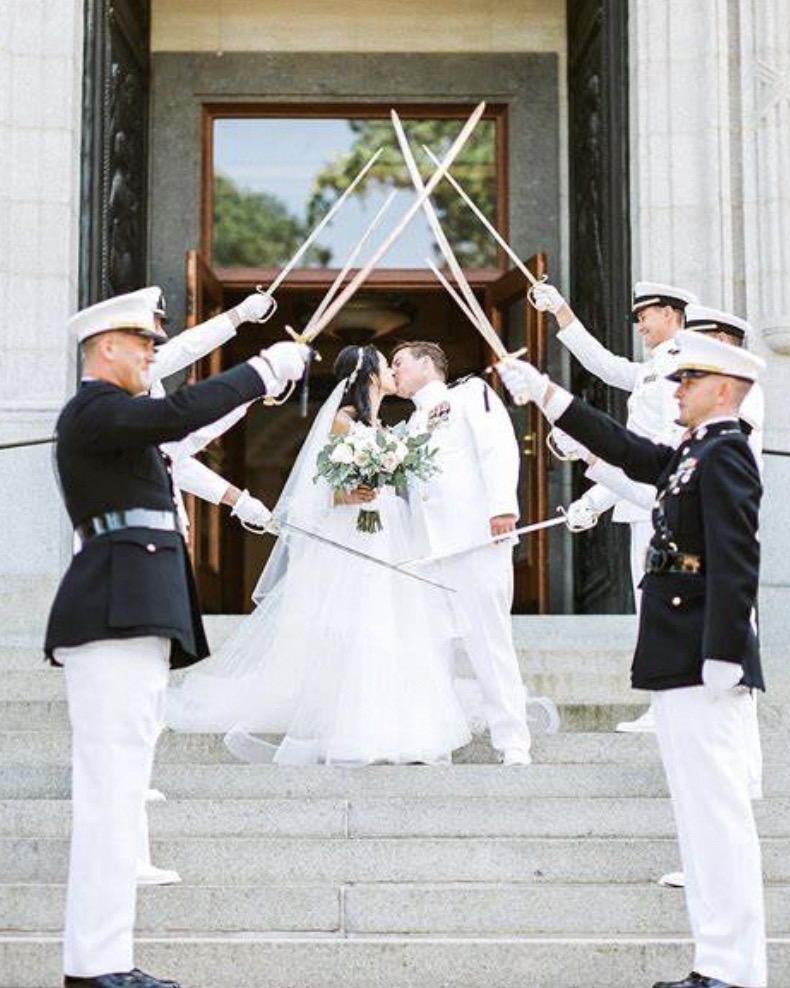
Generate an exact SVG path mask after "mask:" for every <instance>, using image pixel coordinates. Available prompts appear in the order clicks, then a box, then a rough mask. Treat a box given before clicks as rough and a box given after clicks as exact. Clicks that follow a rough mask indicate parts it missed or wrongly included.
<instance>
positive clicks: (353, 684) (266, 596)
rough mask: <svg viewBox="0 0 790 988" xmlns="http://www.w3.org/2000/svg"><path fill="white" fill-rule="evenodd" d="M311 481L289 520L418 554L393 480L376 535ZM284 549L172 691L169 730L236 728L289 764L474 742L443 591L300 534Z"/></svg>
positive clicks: (251, 745) (351, 508)
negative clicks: (226, 632)
mask: <svg viewBox="0 0 790 988" xmlns="http://www.w3.org/2000/svg"><path fill="white" fill-rule="evenodd" d="M325 434H326V433H324V435H325ZM308 457H313V459H312V462H313V464H314V462H315V459H314V451H313V450H310V451H309V453H308ZM307 469H308V470H310V471H311V472H314V471H313V470H312V468H311V467H310V466H309V463H308V465H307ZM303 472H304V471H303ZM305 476H306V474H305ZM310 484H311V486H312V487H313V488H315V491H314V492H310V491H309V490H308V489H306V488H305V487H304V485H303V487H302V492H301V493H302V497H301V508H300V510H295V507H299V500H300V492H299V490H298V489H297V490H295V491H294V493H293V496H292V498H291V507H290V511H289V515H288V517H289V519H290V520H292V521H293V522H295V523H296V522H298V523H299V524H301V525H304V527H307V528H311V529H313V530H314V531H317V532H320V533H321V534H323V535H326V536H328V537H329V538H332V539H334V540H335V541H338V542H342V543H344V544H346V545H349V546H351V547H353V548H357V549H360V550H362V551H363V552H365V553H367V554H370V555H375V556H377V557H379V558H380V559H383V560H386V561H388V562H402V561H403V560H405V559H408V558H411V557H413V556H415V555H419V554H420V551H419V547H418V546H416V545H415V544H414V537H413V533H412V528H411V525H410V516H409V509H408V505H407V504H406V502H405V501H404V500H403V499H402V498H401V497H398V496H397V495H396V494H395V493H394V491H393V490H392V489H385V490H383V491H381V492H380V493H379V496H378V504H377V507H378V510H379V512H380V514H381V519H382V524H383V528H382V530H381V531H380V532H377V533H375V534H367V533H360V532H358V531H357V530H356V520H357V514H358V512H359V506H357V505H337V506H335V505H333V503H332V497H331V492H330V490H329V487H328V486H327V485H326V484H325V483H324V481H322V480H321V481H319V482H318V484H313V483H312V477H310ZM322 487H323V490H321V488H322ZM302 509H303V510H302ZM278 513H279V512H278ZM277 551H278V553H279V559H278V560H276V561H275V562H274V563H270V564H269V566H267V570H266V571H265V573H264V577H263V579H262V581H261V584H259V588H258V590H257V591H256V596H259V598H260V603H259V604H258V606H257V607H256V609H255V611H254V612H253V613H252V614H250V615H249V616H247V617H246V618H244V619H243V620H242V621H241V623H240V625H239V627H238V629H237V631H236V632H235V633H234V634H233V635H232V637H231V638H230V640H229V641H227V642H226V643H225V644H224V645H223V646H222V648H220V650H219V651H218V652H216V653H215V654H214V655H212V656H211V657H210V658H209V659H207V660H206V661H204V662H202V663H200V664H199V665H198V666H196V667H195V668H194V670H193V671H190V672H189V673H188V674H187V676H186V678H185V680H184V683H183V685H181V686H180V687H177V688H174V689H173V690H171V691H170V694H169V697H168V714H167V720H168V724H169V726H171V727H173V728H175V729H177V730H182V731H212V732H215V731H225V732H229V733H228V735H227V738H226V742H227V744H228V747H229V748H230V749H231V750H232V751H233V752H234V753H236V754H237V755H239V757H242V758H245V759H248V760H261V761H267V760H273V761H275V762H279V763H290V764H294V763H298V764H309V763H319V762H320V763H326V764H332V763H336V764H338V763H341V764H343V763H345V764H348V763H352V764H367V763H371V762H377V761H385V762H397V763H404V762H429V763H430V762H437V761H444V760H447V759H448V758H449V756H450V753H451V752H452V751H453V750H454V749H455V748H458V747H461V746H462V745H464V744H466V743H468V741H469V740H470V739H471V735H470V732H469V728H468V725H467V719H466V717H465V715H464V711H463V710H462V708H461V704H460V702H459V698H458V695H457V693H456V690H455V687H454V683H453V668H452V647H451V637H452V627H451V622H450V618H449V614H450V608H449V607H448V606H447V603H448V602H447V600H446V594H445V592H444V591H442V590H439V589H434V588H432V587H430V586H427V585H425V584H421V583H419V582H417V581H415V580H411V579H408V578H406V577H404V576H399V575H398V574H397V573H393V572H391V571H388V570H386V569H384V568H383V567H379V566H375V565H373V564H371V563H369V562H366V561H364V560H361V559H355V558H354V557H352V556H350V555H348V554H345V553H340V552H338V551H337V550H335V549H333V548H331V547H330V546H327V545H322V544H321V543H319V542H317V541H314V540H311V539H307V538H304V537H300V536H297V535H295V534H292V533H287V534H283V535H281V536H280V540H279V545H278V550H277ZM267 573H268V577H267V575H266V574H267ZM254 734H267V735H272V734H274V735H282V736H283V738H282V741H281V742H280V743H279V744H276V745H268V744H266V743H264V742H262V741H259V740H257V739H254V738H252V737H251V735H254Z"/></svg>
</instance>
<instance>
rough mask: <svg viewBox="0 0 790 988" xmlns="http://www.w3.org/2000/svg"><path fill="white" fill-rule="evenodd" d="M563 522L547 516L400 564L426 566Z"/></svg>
mask: <svg viewBox="0 0 790 988" xmlns="http://www.w3.org/2000/svg"><path fill="white" fill-rule="evenodd" d="M564 524H565V516H564V515H563V516H561V517H559V518H547V519H546V521H538V522H535V523H534V524H533V525H522V527H521V528H516V529H514V530H513V531H512V532H506V533H505V534H504V535H498V536H497V537H496V538H493V539H486V540H485V542H477V543H476V544H475V545H469V546H466V548H464V549H455V550H453V552H440V553H437V554H436V555H435V556H422V557H421V558H420V559H409V560H407V561H406V562H405V563H401V566H404V567H405V566H408V567H412V566H427V565H428V564H429V563H439V562H444V561H445V560H446V559H455V558H456V556H465V555H466V554H467V553H469V552H477V551H478V550H480V549H488V548H490V547H491V546H492V545H498V544H499V543H500V542H506V541H507V540H508V539H512V538H520V537H521V536H522V535H528V534H529V533H530V532H539V531H540V530H541V529H542V528H553V526H554V525H564Z"/></svg>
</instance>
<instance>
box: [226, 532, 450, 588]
mask: <svg viewBox="0 0 790 988" xmlns="http://www.w3.org/2000/svg"><path fill="white" fill-rule="evenodd" d="M272 521H273V523H274V524H273V526H272V527H261V526H258V525H251V524H250V523H249V522H245V521H242V523H241V524H242V527H243V528H246V529H247V531H248V532H252V534H253V535H274V536H275V537H276V536H277V535H278V534H279V531H280V530H281V529H285V530H286V532H293V533H294V535H301V536H302V537H303V538H307V539H313V540H314V541H315V542H321V543H322V544H323V545H328V546H331V547H332V548H333V549H337V550H338V551H339V552H347V553H348V554H349V555H350V556H355V557H356V558H357V559H364V560H366V561H367V562H369V563H373V564H374V565H375V566H383V567H384V569H387V570H391V571H393V572H395V573H399V574H400V575H401V576H407V577H409V578H410V579H412V580H419V581H420V583H427V584H428V586H431V587H435V588H436V589H437V590H444V591H445V592H446V593H455V588H454V587H446V586H445V585H444V584H443V583H437V581H436V580H429V579H428V578H427V577H425V576H420V575H419V574H418V573H411V572H410V571H409V570H406V569H403V568H402V566H398V565H396V564H395V563H388V562H387V561H386V560H385V559H379V558H378V557H377V556H371V555H369V554H368V553H367V552H362V550H361V549H354V548H353V547H352V546H350V545H346V544H345V543H344V542H336V541H335V540H334V539H330V538H328V537H327V536H326V535H321V533H320V532H315V531H313V529H311V528H302V526H301V525H294V523H293V522H291V521H282V520H281V519H279V518H275V517H274V516H272Z"/></svg>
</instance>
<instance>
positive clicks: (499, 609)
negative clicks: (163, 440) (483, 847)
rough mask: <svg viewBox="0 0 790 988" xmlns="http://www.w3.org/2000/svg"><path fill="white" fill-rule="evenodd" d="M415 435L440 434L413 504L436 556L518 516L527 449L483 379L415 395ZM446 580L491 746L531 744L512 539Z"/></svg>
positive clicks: (453, 567)
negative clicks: (514, 622)
mask: <svg viewBox="0 0 790 988" xmlns="http://www.w3.org/2000/svg"><path fill="white" fill-rule="evenodd" d="M412 401H413V402H414V405H415V411H414V413H413V414H412V416H411V418H410V419H409V430H410V431H411V432H412V433H414V434H419V433H424V432H426V431H428V432H430V434H431V442H432V445H434V446H435V447H436V448H437V449H438V454H437V464H438V466H439V467H440V470H439V472H438V473H437V474H435V475H434V476H433V477H431V478H430V479H429V480H427V481H418V482H416V483H414V484H413V486H412V488H411V489H410V492H409V497H410V502H411V504H412V507H413V508H414V510H415V513H416V516H417V518H418V519H419V520H420V522H421V526H422V528H423V533H424V537H425V538H426V541H427V543H428V546H429V550H430V553H431V554H435V553H447V552H454V551H455V550H457V549H463V548H465V547H467V546H470V545H474V544H476V543H478V542H484V541H485V540H486V539H490V538H491V526H490V520H491V519H492V518H494V517H496V516H498V515H514V516H516V517H518V514H519V508H518V474H519V464H520V454H519V448H518V442H517V439H516V436H515V433H514V432H513V426H512V424H511V421H510V416H509V415H508V413H507V410H506V409H505V406H504V405H503V404H502V402H501V401H500V399H499V398H498V397H497V395H496V394H495V393H494V391H492V389H491V388H490V387H489V386H488V385H487V384H486V383H485V382H484V381H482V380H480V379H479V378H471V379H470V380H468V381H464V382H462V383H459V384H457V385H456V386H454V387H448V386H447V384H446V383H445V382H443V381H430V382H429V383H428V384H426V385H424V387H422V388H421V389H420V390H419V391H417V392H416V394H414V395H413V396H412ZM442 565H443V568H444V569H443V574H442V576H443V579H444V580H446V582H447V583H448V584H450V585H451V586H452V587H453V588H454V589H455V590H456V593H455V594H454V595H453V607H454V609H455V611H456V613H457V614H458V615H459V622H458V624H459V629H458V630H459V634H460V635H461V636H462V638H463V641H464V646H465V649H466V652H467V655H468V657H469V660H470V662H471V663H472V667H473V669H474V672H475V675H476V677H477V680H478V683H479V685H480V689H481V692H482V695H483V705H484V712H485V716H486V720H487V722H488V726H489V728H490V730H491V743H492V744H493V746H494V747H495V748H497V749H498V750H500V751H504V752H507V751H512V750H517V751H518V750H521V751H523V752H524V753H527V752H528V751H529V747H530V733H529V728H528V726H527V720H526V693H525V690H524V684H523V682H522V679H521V673H520V671H519V667H518V658H517V656H516V652H515V649H514V647H513V637H512V626H511V620H510V607H511V604H512V601H513V563H512V546H511V545H510V544H509V543H508V542H503V543H502V544H501V545H496V546H491V547H490V548H487V549H483V550H480V551H478V552H475V553H473V554H470V555H468V556H460V557H458V558H457V559H452V560H448V561H446V562H445V563H443V564H442Z"/></svg>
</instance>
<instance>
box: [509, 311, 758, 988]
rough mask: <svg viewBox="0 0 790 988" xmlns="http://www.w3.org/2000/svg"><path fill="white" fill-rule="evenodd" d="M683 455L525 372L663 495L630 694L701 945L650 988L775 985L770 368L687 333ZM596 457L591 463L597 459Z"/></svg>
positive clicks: (518, 373) (582, 433)
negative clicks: (767, 805) (754, 790)
mask: <svg viewBox="0 0 790 988" xmlns="http://www.w3.org/2000/svg"><path fill="white" fill-rule="evenodd" d="M675 342H676V343H677V345H678V348H679V354H678V357H677V364H676V368H675V370H674V372H673V373H672V374H671V379H672V380H675V381H677V382H678V388H677V398H678V402H679V406H680V418H679V423H680V424H681V425H683V426H686V428H687V432H686V435H685V437H684V439H683V440H682V442H681V443H680V445H679V447H678V448H677V449H674V448H672V447H670V446H664V445H661V444H658V443H653V442H651V441H650V440H648V439H644V438H642V437H639V436H636V435H635V434H634V433H631V432H629V431H628V430H627V429H625V428H624V427H623V426H621V425H620V424H619V423H617V422H615V421H613V420H612V419H610V418H609V417H608V416H606V415H604V414H603V413H601V412H599V411H597V410H596V409H593V408H591V407H590V406H588V405H586V404H585V403H584V402H582V401H579V400H578V399H576V398H573V397H572V395H570V394H568V392H566V391H563V390H562V389H561V388H558V387H557V386H555V385H553V384H551V383H550V382H549V380H548V378H547V377H545V375H541V374H540V373H539V372H538V371H537V370H536V369H535V368H533V367H532V366H531V365H529V364H526V363H524V362H523V361H517V362H509V363H506V364H503V365H501V369H500V374H501V377H502V380H503V381H504V382H505V384H506V385H507V387H508V388H509V389H510V390H511V392H512V393H513V394H514V396H516V398H517V400H532V401H535V402H536V403H537V404H538V405H539V406H540V407H541V408H542V410H543V411H544V414H546V416H547V417H548V418H549V420H550V421H551V422H552V423H555V424H556V425H557V426H558V427H559V428H560V429H562V430H563V431H564V432H566V433H568V434H569V435H570V436H572V437H573V438H574V439H576V440H578V441H579V442H580V443H583V444H584V446H585V447H587V449H586V450H585V451H584V452H585V454H586V458H587V459H588V461H590V460H591V459H594V457H595V456H598V457H600V458H601V459H603V460H605V461H606V462H608V463H612V464H614V465H615V466H619V467H621V468H622V469H623V470H624V471H625V473H626V474H627V475H628V476H629V477H631V478H632V479H633V480H636V481H640V482H642V483H648V484H653V485H655V487H656V489H657V501H656V506H655V508H654V511H653V537H652V539H651V542H650V547H649V549H648V553H647V560H646V574H645V577H644V579H643V580H642V583H641V589H642V594H643V596H642V608H641V613H640V621H639V636H638V640H637V646H636V652H635V655H634V661H633V667H632V682H633V685H634V686H636V687H638V688H641V689H649V690H651V691H652V703H653V709H654V711H655V716H656V733H657V736H658V741H659V747H660V750H661V756H662V760H663V763H664V767H665V770H666V774H667V781H668V784H669V790H670V794H671V796H672V801H673V805H674V810H675V819H676V822H677V828H678V840H679V843H680V851H681V858H682V862H683V868H684V871H685V874H686V904H687V907H688V911H689V917H690V920H691V927H692V931H693V935H694V947H695V951H694V970H693V971H692V972H691V974H689V975H688V976H687V977H686V978H682V979H680V980H679V981H660V982H656V984H655V985H654V986H653V988H765V985H766V984H767V964H766V945H765V916H764V906H763V886H762V870H761V861H760V845H759V841H758V838H757V831H756V828H755V824H754V816H753V812H752V804H751V800H750V787H749V781H750V779H749V743H748V740H747V739H748V737H749V733H750V731H749V718H750V716H752V706H751V705H752V698H751V697H750V695H749V691H750V690H751V689H761V690H762V689H764V682H763V674H762V669H761V666H760V657H759V649H758V643H757V634H756V625H755V609H756V604H757V589H758V576H759V542H758V538H757V530H758V514H759V505H760V498H761V494H762V486H761V482H760V474H759V471H758V469H757V465H756V463H755V460H754V456H753V454H752V451H751V449H750V447H749V442H748V439H747V436H746V435H745V433H744V432H743V430H742V428H741V425H740V423H739V409H740V406H741V403H742V401H743V399H744V398H745V397H746V395H747V394H748V393H749V390H750V388H751V385H752V384H753V382H754V381H755V380H756V378H757V375H758V372H759V369H760V368H761V367H762V366H764V365H763V361H762V360H760V358H759V357H756V356H755V355H754V354H751V353H748V352H746V351H744V350H740V349H737V348H735V347H732V346H729V345H728V344H726V343H722V342H720V341H718V340H715V339H713V338H710V337H707V336H704V335H702V334H700V333H693V332H687V331H684V332H680V333H679V334H678V335H677V336H676V337H675ZM588 451H589V452H588Z"/></svg>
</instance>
